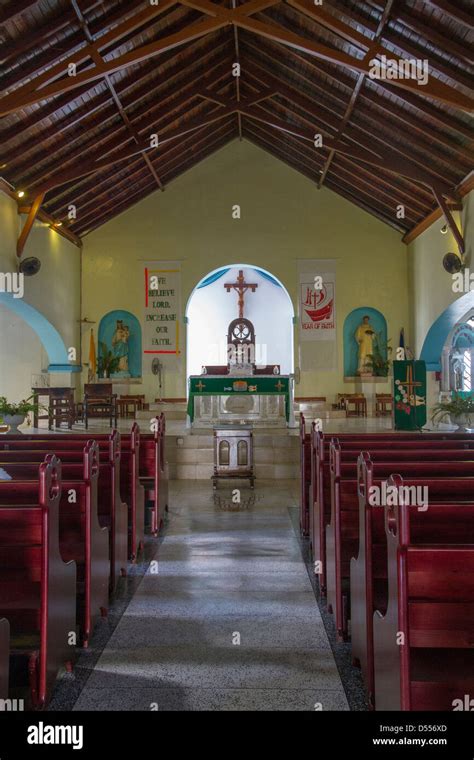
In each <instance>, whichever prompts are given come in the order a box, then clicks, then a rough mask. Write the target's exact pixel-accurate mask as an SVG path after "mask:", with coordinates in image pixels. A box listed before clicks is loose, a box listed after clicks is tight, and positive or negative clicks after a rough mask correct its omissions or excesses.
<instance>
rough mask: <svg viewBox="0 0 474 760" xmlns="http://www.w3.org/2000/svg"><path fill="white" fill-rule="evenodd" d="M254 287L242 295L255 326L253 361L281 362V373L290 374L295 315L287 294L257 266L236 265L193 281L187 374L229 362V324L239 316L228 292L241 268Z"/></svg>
mask: <svg viewBox="0 0 474 760" xmlns="http://www.w3.org/2000/svg"><path fill="white" fill-rule="evenodd" d="M241 270H242V271H243V274H244V277H245V281H246V282H247V283H254V284H256V285H257V286H258V287H257V288H256V290H255V292H254V293H252V292H250V291H247V293H245V295H244V316H245V317H246V318H247V319H249V320H251V322H252V323H253V325H254V327H255V339H256V356H255V359H256V363H257V365H262V364H279V365H280V370H281V373H282V374H289V373H291V372H293V317H294V309H293V303H292V301H291V298H290V296H289V294H288V291H287V290H286V288H285V287H284V285H283V284H282V283H281V282H280V281H279V280H278V279H277V278H276V277H274V276H273V275H272V274H271V273H270V272H267V271H266V270H264V269H261V268H260V267H255V266H252V265H250V264H234V265H232V266H226V267H220V268H219V269H216V270H214V271H212V272H210V273H209V274H208V275H206V277H204V278H203V279H202V280H200V282H199V283H198V284H197V285H196V287H195V288H194V290H193V291H192V293H191V295H190V297H189V300H188V303H187V306H186V323H187V331H186V335H187V351H186V356H187V376H188V377H189V375H198V374H200V373H201V368H202V366H203V365H223V364H227V328H228V326H229V324H230V322H231V321H232V320H233V319H235V318H236V317H238V315H239V310H238V295H237V293H236V292H235V291H234V290H231V292H230V293H228V292H227V291H226V289H225V287H224V284H225V283H227V282H231V283H233V282H236V280H237V277H238V274H239V271H241Z"/></svg>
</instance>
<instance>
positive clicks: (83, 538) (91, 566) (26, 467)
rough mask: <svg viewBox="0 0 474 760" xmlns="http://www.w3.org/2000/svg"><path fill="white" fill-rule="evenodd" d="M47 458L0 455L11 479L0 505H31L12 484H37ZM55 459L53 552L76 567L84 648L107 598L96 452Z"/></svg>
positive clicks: (1, 487) (1, 485) (90, 445)
mask: <svg viewBox="0 0 474 760" xmlns="http://www.w3.org/2000/svg"><path fill="white" fill-rule="evenodd" d="M7 456H8V461H5V458H6V457H7ZM51 456H53V455H52V454H49V455H48V454H46V457H45V452H43V451H40V450H33V451H24V450H21V451H18V452H15V451H8V452H0V467H2V468H3V469H4V470H5V471H7V472H8V474H9V475H10V476H11V477H12V478H13V480H10V481H1V482H0V504H2V503H8V504H18V503H21V504H27V503H31V501H30V500H31V499H33V500H35V499H37V494H35V492H34V490H32V492H31V493H30V496H29V499H30V500H28V501H27V499H28V497H27V496H26V495H25V494H24V492H23V491H21V490H18V488H17V486H16V482H17V480H21V481H27V480H33V481H37V478H38V466H39V464H40V463H41V461H43V460H45V461H49V458H50V457H51ZM61 457H62V460H61V464H62V495H61V500H60V505H59V548H60V552H61V557H62V558H63V560H64V561H65V562H68V561H69V560H73V561H74V562H75V563H76V581H77V585H76V619H77V621H78V624H79V635H80V639H81V642H82V644H83V646H85V647H87V646H88V644H89V640H90V637H91V635H92V631H93V628H94V625H95V623H96V621H97V619H98V617H99V616H100V615H106V614H107V608H108V595H109V576H110V560H109V534H108V530H107V528H106V527H103V528H101V527H100V524H99V514H98V501H97V495H98V491H97V483H98V478H99V469H100V460H99V448H98V446H97V443H96V442H95V441H88V442H87V443H86V445H85V447H84V450H83V451H73V452H61ZM64 460H66V461H64ZM71 499H75V501H71Z"/></svg>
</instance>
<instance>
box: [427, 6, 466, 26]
mask: <svg viewBox="0 0 474 760" xmlns="http://www.w3.org/2000/svg"><path fill="white" fill-rule="evenodd" d="M425 2H427V3H429V4H430V5H433V6H434V7H435V8H438V10H440V11H443V13H445V14H446V16H449V17H450V18H452V19H453V20H454V21H458V22H459V23H460V24H463V25H464V26H466V27H467V28H468V29H473V28H474V24H473V21H472V15H470V14H469V13H468V12H467V11H464V10H463V9H462V8H459V7H458V6H456V5H453V4H452V3H450V2H449V0H425Z"/></svg>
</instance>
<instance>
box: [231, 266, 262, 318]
mask: <svg viewBox="0 0 474 760" xmlns="http://www.w3.org/2000/svg"><path fill="white" fill-rule="evenodd" d="M224 288H225V289H226V290H227V292H228V293H230V291H231V290H236V291H237V293H238V294H239V318H240V319H242V318H243V316H244V293H246V292H247V290H248V289H249V288H250V290H251V291H252V293H255V291H256V290H257V288H258V284H257V283H252V282H245V277H244V273H243V271H242V269H241V270H240V271H239V276H238V277H237V282H226V283H225V285H224Z"/></svg>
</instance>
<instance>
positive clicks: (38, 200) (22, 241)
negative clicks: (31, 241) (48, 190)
mask: <svg viewBox="0 0 474 760" xmlns="http://www.w3.org/2000/svg"><path fill="white" fill-rule="evenodd" d="M43 198H44V193H38V195H37V196H36V197H35V199H34V201H33V203H32V204H31V207H30V210H29V212H28V216H27V217H26V220H25V224H24V225H23V229H22V230H21V232H20V236H19V238H18V240H17V243H16V255H17V256H18V257H20V256H21V254H22V253H23V250H24V248H25V245H26V241H27V240H28V236H29V234H30V232H31V230H32V228H33V225H34V223H35V219H36V217H37V216H38V213H39V211H40V208H41V204H42V203H43Z"/></svg>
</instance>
